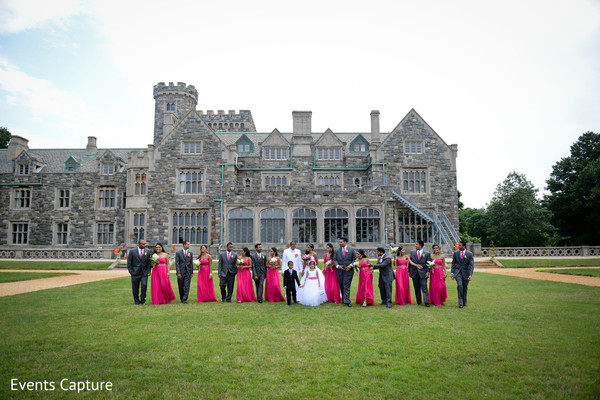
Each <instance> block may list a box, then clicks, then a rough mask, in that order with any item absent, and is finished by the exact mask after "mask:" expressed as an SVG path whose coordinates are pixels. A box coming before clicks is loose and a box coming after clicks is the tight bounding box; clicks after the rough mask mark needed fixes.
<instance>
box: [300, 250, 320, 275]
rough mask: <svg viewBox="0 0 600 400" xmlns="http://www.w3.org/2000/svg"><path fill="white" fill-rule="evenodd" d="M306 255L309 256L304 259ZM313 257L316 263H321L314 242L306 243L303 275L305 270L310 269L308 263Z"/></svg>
mask: <svg viewBox="0 0 600 400" xmlns="http://www.w3.org/2000/svg"><path fill="white" fill-rule="evenodd" d="M305 256H308V258H307V259H304V257H305ZM311 259H313V260H315V265H317V266H318V265H319V256H317V253H316V252H315V246H314V245H313V244H312V243H308V244H307V245H306V251H305V252H304V256H302V262H303V264H304V265H303V267H302V275H304V272H306V270H307V269H308V263H309V262H310V260H311Z"/></svg>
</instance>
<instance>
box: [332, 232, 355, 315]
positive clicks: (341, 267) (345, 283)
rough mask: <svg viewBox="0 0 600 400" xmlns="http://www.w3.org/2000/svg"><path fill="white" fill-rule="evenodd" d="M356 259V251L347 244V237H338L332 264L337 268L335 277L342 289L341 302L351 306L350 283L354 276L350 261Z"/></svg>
mask: <svg viewBox="0 0 600 400" xmlns="http://www.w3.org/2000/svg"><path fill="white" fill-rule="evenodd" d="M354 260H356V252H355V251H354V249H353V248H352V247H350V246H348V238H345V237H343V238H340V247H339V248H338V249H337V250H336V251H335V252H334V253H333V265H334V266H335V268H336V269H337V278H338V282H339V283H340V288H341V289H342V303H344V304H345V305H347V306H348V307H352V304H351V303H350V285H352V278H353V277H354V268H352V263H353V262H354Z"/></svg>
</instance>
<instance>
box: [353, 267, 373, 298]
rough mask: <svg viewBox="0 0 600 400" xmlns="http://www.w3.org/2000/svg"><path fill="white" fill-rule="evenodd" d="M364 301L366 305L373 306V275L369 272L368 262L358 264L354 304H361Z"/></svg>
mask: <svg viewBox="0 0 600 400" xmlns="http://www.w3.org/2000/svg"><path fill="white" fill-rule="evenodd" d="M365 299H366V300H367V304H371V305H373V304H375V296H373V275H372V274H371V271H370V270H369V262H368V261H364V262H362V263H360V272H359V275H358V292H357V293H356V303H357V304H362V303H363V302H364V301H365Z"/></svg>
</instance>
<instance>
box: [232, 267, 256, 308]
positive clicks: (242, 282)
mask: <svg viewBox="0 0 600 400" xmlns="http://www.w3.org/2000/svg"><path fill="white" fill-rule="evenodd" d="M248 265H250V262H249V261H248V260H244V266H245V267H247V266H248ZM235 298H236V299H237V302H238V303H243V302H245V301H256V296H255V295H254V285H253V284H252V272H250V268H243V269H238V272H237V289H236V291H235Z"/></svg>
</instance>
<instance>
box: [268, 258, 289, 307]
mask: <svg viewBox="0 0 600 400" xmlns="http://www.w3.org/2000/svg"><path fill="white" fill-rule="evenodd" d="M279 269H280V268H279V266H276V267H275V268H268V266H267V279H266V281H265V300H266V301H285V297H283V294H281V283H280V282H279Z"/></svg>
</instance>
